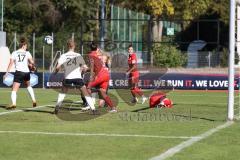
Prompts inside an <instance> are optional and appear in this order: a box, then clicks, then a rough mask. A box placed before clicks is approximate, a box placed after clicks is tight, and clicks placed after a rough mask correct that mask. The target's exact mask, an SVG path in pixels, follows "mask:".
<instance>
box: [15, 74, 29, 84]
mask: <svg viewBox="0 0 240 160" xmlns="http://www.w3.org/2000/svg"><path fill="white" fill-rule="evenodd" d="M24 81H30V72H20V71H16V72H15V73H14V80H13V82H17V83H22V82H24Z"/></svg>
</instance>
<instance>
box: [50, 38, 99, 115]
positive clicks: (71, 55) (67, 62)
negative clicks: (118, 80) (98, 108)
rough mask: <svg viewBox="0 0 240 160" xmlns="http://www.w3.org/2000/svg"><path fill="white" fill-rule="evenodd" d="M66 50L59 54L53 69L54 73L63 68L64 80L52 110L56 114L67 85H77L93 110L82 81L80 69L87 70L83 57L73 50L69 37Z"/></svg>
mask: <svg viewBox="0 0 240 160" xmlns="http://www.w3.org/2000/svg"><path fill="white" fill-rule="evenodd" d="M67 46H68V49H69V50H68V52H67V53H64V54H62V55H61V57H60V58H59V60H58V65H57V67H56V69H55V73H57V72H58V71H59V70H60V69H61V67H62V68H63V69H64V80H63V86H62V91H61V93H59V94H58V100H57V104H56V107H55V110H54V113H55V114H58V111H59V108H60V106H61V105H62V102H63V100H64V98H65V96H66V93H67V91H68V88H69V87H72V86H74V87H77V88H79V90H80V91H81V93H82V94H83V95H84V96H85V98H86V101H87V103H88V105H89V106H90V109H91V110H92V111H95V107H94V103H93V100H92V98H91V96H90V95H89V93H88V91H87V88H86V86H85V84H84V82H83V78H82V73H81V72H82V71H83V70H87V69H88V67H87V66H86V64H85V62H84V59H83V57H82V56H81V55H80V54H79V53H76V52H74V49H75V46H76V45H75V42H74V41H73V40H72V39H70V40H68V42H67Z"/></svg>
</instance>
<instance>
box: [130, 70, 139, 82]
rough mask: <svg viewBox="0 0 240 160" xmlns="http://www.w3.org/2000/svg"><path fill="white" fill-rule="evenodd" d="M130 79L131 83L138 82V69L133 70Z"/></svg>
mask: <svg viewBox="0 0 240 160" xmlns="http://www.w3.org/2000/svg"><path fill="white" fill-rule="evenodd" d="M129 80H130V83H138V81H139V72H138V71H135V72H131V73H130V75H129Z"/></svg>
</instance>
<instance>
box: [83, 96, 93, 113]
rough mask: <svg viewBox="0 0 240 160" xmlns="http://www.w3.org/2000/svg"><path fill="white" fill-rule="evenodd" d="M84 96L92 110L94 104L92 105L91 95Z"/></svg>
mask: <svg viewBox="0 0 240 160" xmlns="http://www.w3.org/2000/svg"><path fill="white" fill-rule="evenodd" d="M85 98H86V100H87V103H88V105H89V106H90V108H91V109H92V110H95V106H94V103H93V99H92V98H91V97H89V96H86V97H85Z"/></svg>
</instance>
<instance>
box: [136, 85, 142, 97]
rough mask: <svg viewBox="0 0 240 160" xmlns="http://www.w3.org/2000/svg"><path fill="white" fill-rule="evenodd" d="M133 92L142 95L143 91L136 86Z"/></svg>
mask: <svg viewBox="0 0 240 160" xmlns="http://www.w3.org/2000/svg"><path fill="white" fill-rule="evenodd" d="M134 92H135V93H137V94H138V95H139V96H142V95H143V92H142V90H141V89H140V88H137V87H136V88H135V89H134Z"/></svg>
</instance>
